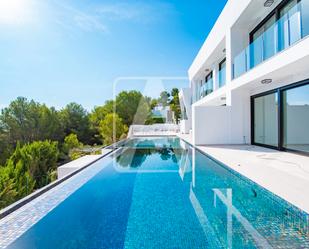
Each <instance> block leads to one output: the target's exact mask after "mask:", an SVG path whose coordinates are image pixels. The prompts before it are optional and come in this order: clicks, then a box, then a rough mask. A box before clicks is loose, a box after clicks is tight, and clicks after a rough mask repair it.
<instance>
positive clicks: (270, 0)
mask: <svg viewBox="0 0 309 249" xmlns="http://www.w3.org/2000/svg"><path fill="white" fill-rule="evenodd" d="M273 3H274V0H266V2H265V3H264V7H270V6H272V5H273Z"/></svg>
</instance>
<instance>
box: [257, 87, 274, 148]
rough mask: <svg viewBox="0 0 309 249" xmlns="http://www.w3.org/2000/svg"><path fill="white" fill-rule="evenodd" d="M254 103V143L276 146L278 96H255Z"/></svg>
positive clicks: (272, 94) (271, 94)
mask: <svg viewBox="0 0 309 249" xmlns="http://www.w3.org/2000/svg"><path fill="white" fill-rule="evenodd" d="M253 101H254V102H253V105H254V120H253V122H254V143H256V144H263V145H268V146H272V147H278V96H277V93H276V92H275V93H270V94H267V95H264V96H260V97H256V98H254V100H253Z"/></svg>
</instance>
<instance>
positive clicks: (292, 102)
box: [282, 84, 309, 152]
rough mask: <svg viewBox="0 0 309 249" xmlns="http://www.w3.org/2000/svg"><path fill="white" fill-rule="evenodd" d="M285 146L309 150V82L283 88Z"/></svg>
mask: <svg viewBox="0 0 309 249" xmlns="http://www.w3.org/2000/svg"><path fill="white" fill-rule="evenodd" d="M282 96H283V147H284V148H286V149H291V150H298V151H304V152H309V84H307V85H304V86H300V87H296V88H292V89H287V90H283V92H282Z"/></svg>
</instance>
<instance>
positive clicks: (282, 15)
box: [233, 0, 309, 78]
mask: <svg viewBox="0 0 309 249" xmlns="http://www.w3.org/2000/svg"><path fill="white" fill-rule="evenodd" d="M283 3H284V4H282V6H280V8H279V7H278V8H276V9H275V10H274V11H273V12H272V13H270V14H269V15H268V16H267V17H266V18H265V19H264V20H263V21H262V22H261V23H260V24H259V25H258V26H257V27H256V28H255V29H254V30H253V31H252V32H251V33H250V44H249V46H247V47H246V48H245V49H244V50H243V51H242V52H240V53H239V54H238V55H237V56H235V57H234V59H233V78H237V77H239V76H241V75H242V74H244V73H245V72H247V71H249V70H250V69H252V68H254V67H256V66H257V65H259V64H260V63H262V62H263V61H265V60H267V59H269V58H271V57H272V56H274V55H276V54H277V53H279V52H281V51H283V50H284V49H286V48H288V47H290V46H291V45H293V44H294V43H296V42H297V41H299V40H301V39H302V38H304V37H305V36H307V35H308V34H309V1H308V0H302V1H299V0H290V1H283Z"/></svg>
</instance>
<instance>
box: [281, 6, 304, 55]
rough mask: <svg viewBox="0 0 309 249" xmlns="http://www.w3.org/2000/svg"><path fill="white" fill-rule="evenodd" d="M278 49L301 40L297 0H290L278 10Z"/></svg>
mask: <svg viewBox="0 0 309 249" xmlns="http://www.w3.org/2000/svg"><path fill="white" fill-rule="evenodd" d="M279 18H280V19H279V22H278V28H279V30H278V32H279V49H280V50H282V49H285V48H287V47H289V46H290V45H292V44H293V43H295V42H296V41H298V40H300V39H301V25H300V24H301V13H300V5H298V4H297V0H290V1H288V2H287V4H286V5H284V6H283V7H282V8H281V9H280V10H279Z"/></svg>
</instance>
